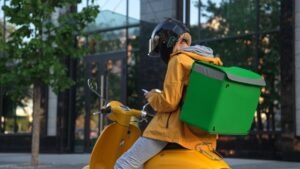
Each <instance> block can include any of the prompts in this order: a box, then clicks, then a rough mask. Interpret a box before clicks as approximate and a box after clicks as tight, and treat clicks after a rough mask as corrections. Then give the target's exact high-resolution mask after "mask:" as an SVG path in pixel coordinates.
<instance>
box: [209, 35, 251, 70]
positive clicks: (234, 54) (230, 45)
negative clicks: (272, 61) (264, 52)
mask: <svg viewBox="0 0 300 169" xmlns="http://www.w3.org/2000/svg"><path fill="white" fill-rule="evenodd" d="M204 45H206V46H208V47H211V48H212V49H213V51H214V55H215V56H218V57H220V58H221V59H222V61H223V62H224V65H226V66H240V67H243V68H246V69H251V70H256V66H255V65H256V57H255V56H256V55H255V41H254V39H253V38H252V36H246V37H244V38H239V39H226V40H216V41H212V42H205V43H204Z"/></svg>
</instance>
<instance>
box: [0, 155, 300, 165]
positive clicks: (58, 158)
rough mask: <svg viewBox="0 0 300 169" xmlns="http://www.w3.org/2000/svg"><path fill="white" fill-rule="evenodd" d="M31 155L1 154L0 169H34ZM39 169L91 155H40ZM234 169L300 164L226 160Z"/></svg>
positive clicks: (84, 161)
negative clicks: (31, 164) (31, 163)
mask: <svg viewBox="0 0 300 169" xmlns="http://www.w3.org/2000/svg"><path fill="white" fill-rule="evenodd" d="M30 160H31V154H29V153H0V169H33V167H31V166H30ZM39 161H40V165H39V166H38V169H81V168H82V167H83V166H85V165H86V164H87V163H88V161H89V154H40V156H39ZM225 161H226V162H227V163H228V164H229V165H230V166H231V167H232V168H233V169H300V162H287V161H272V160H259V159H257V160H253V159H237V158H225Z"/></svg>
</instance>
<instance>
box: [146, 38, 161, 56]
mask: <svg viewBox="0 0 300 169" xmlns="http://www.w3.org/2000/svg"><path fill="white" fill-rule="evenodd" d="M158 43H159V36H157V35H156V36H154V37H151V38H150V39H149V44H148V45H149V47H148V56H150V57H159V50H158Z"/></svg>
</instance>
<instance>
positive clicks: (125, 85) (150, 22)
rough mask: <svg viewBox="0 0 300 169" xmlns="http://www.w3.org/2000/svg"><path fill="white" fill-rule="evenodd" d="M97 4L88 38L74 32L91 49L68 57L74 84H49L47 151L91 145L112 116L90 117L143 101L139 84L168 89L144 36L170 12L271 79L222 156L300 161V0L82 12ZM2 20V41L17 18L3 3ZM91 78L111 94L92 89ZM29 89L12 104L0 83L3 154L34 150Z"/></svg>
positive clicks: (145, 3) (139, 3)
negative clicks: (58, 88)
mask: <svg viewBox="0 0 300 169" xmlns="http://www.w3.org/2000/svg"><path fill="white" fill-rule="evenodd" d="M0 3H1V4H0V6H1V7H2V6H5V5H9V4H10V0H1V1H0ZM91 4H93V5H94V4H97V5H99V7H100V13H99V14H98V16H97V17H96V19H95V21H94V22H93V23H91V24H89V26H88V27H86V29H85V32H86V34H85V35H86V36H82V37H77V43H78V46H81V47H85V48H88V49H89V54H88V55H86V56H84V57H83V58H82V59H70V60H69V61H68V62H66V67H67V68H68V72H69V76H70V77H71V78H72V79H73V80H74V81H75V82H76V85H74V86H73V87H72V88H70V89H68V90H67V91H65V92H61V93H59V94H54V92H53V91H52V89H51V88H49V87H47V86H44V87H43V91H42V96H43V102H42V104H43V107H44V110H45V111H44V113H43V116H42V125H41V152H45V153H87V152H90V151H91V149H92V147H93V144H94V143H95V141H96V139H97V137H98V136H99V133H100V132H101V130H103V126H104V125H105V124H107V123H108V122H107V121H106V120H105V118H104V117H103V116H101V115H93V113H94V112H97V111H98V110H99V108H100V106H101V105H103V104H104V103H105V102H106V100H120V101H122V102H123V103H124V104H127V105H128V106H130V107H134V108H141V106H142V105H143V104H144V102H145V101H144V100H143V93H142V91H141V89H143V88H144V89H148V90H149V89H152V88H161V87H162V84H163V78H164V75H165V69H166V66H165V65H164V63H163V62H162V61H161V60H160V59H159V58H149V57H147V50H148V40H149V38H150V35H151V32H152V29H153V28H154V26H155V25H156V24H157V23H159V22H160V21H162V20H164V19H165V18H167V17H171V18H176V19H178V20H180V21H182V22H184V23H185V24H186V25H187V26H188V27H189V28H190V31H191V34H192V37H193V44H202V45H206V46H209V47H211V48H212V49H213V50H214V54H215V55H216V56H219V57H220V58H221V59H222V60H223V62H224V65H225V66H240V67H243V68H246V69H250V70H252V71H255V72H257V73H259V74H262V75H263V76H264V78H265V80H266V82H267V85H266V87H264V88H263V89H262V94H261V97H260V99H259V104H258V106H257V110H256V112H255V117H254V121H253V124H252V127H251V131H250V133H249V135H247V136H220V137H219V144H218V151H219V152H221V153H222V154H223V155H224V156H225V157H247V158H261V159H277V160H295V161H300V108H299V105H300V89H299V86H300V85H299V83H300V73H299V71H300V61H299V57H300V49H299V48H297V47H299V41H300V38H299V37H300V1H296V0H248V1H241V0H163V1H161V0H115V1H110V0H94V1H91V0H82V1H81V3H80V4H78V5H77V11H80V10H81V9H82V8H83V7H86V6H89V5H91ZM60 14H61V13H60V11H59V10H58V11H57V13H55V14H54V15H53V16H54V17H53V18H52V19H55V15H60ZM0 26H1V29H0V34H1V37H0V38H1V40H4V41H5V39H6V38H7V36H8V35H9V34H10V33H11V32H13V30H14V27H15V26H14V25H12V24H10V23H9V22H8V20H7V18H6V16H5V15H4V13H3V11H2V10H1V11H0ZM90 78H92V79H95V80H96V81H97V82H98V84H99V85H98V92H100V93H101V94H102V95H103V96H104V98H105V99H100V98H98V97H97V96H96V95H95V94H93V93H92V92H91V91H90V90H89V89H88V86H87V84H86V81H87V79H90ZM28 91H29V92H28V93H29V95H28V96H27V97H24V98H23V99H22V100H20V103H22V104H16V103H15V102H13V101H12V100H10V99H9V97H8V96H7V95H6V93H5V89H4V88H2V87H1V86H0V152H30V148H31V131H32V129H31V125H32V106H33V105H32V94H31V95H30V93H32V92H31V91H32V88H29V89H28ZM145 125H146V124H141V127H142V128H143V127H144V126H145Z"/></svg>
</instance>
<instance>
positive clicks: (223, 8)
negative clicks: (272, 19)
mask: <svg viewBox="0 0 300 169" xmlns="http://www.w3.org/2000/svg"><path fill="white" fill-rule="evenodd" d="M255 7H256V6H255V0H250V1H240V0H201V1H200V0H192V1H191V10H190V11H191V13H190V16H191V19H190V20H191V29H192V30H191V31H192V35H193V37H194V38H197V39H211V38H219V37H227V36H235V35H243V34H249V33H253V32H254V31H255V28H256V27H255V25H256V14H255V10H256V8H255Z"/></svg>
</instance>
